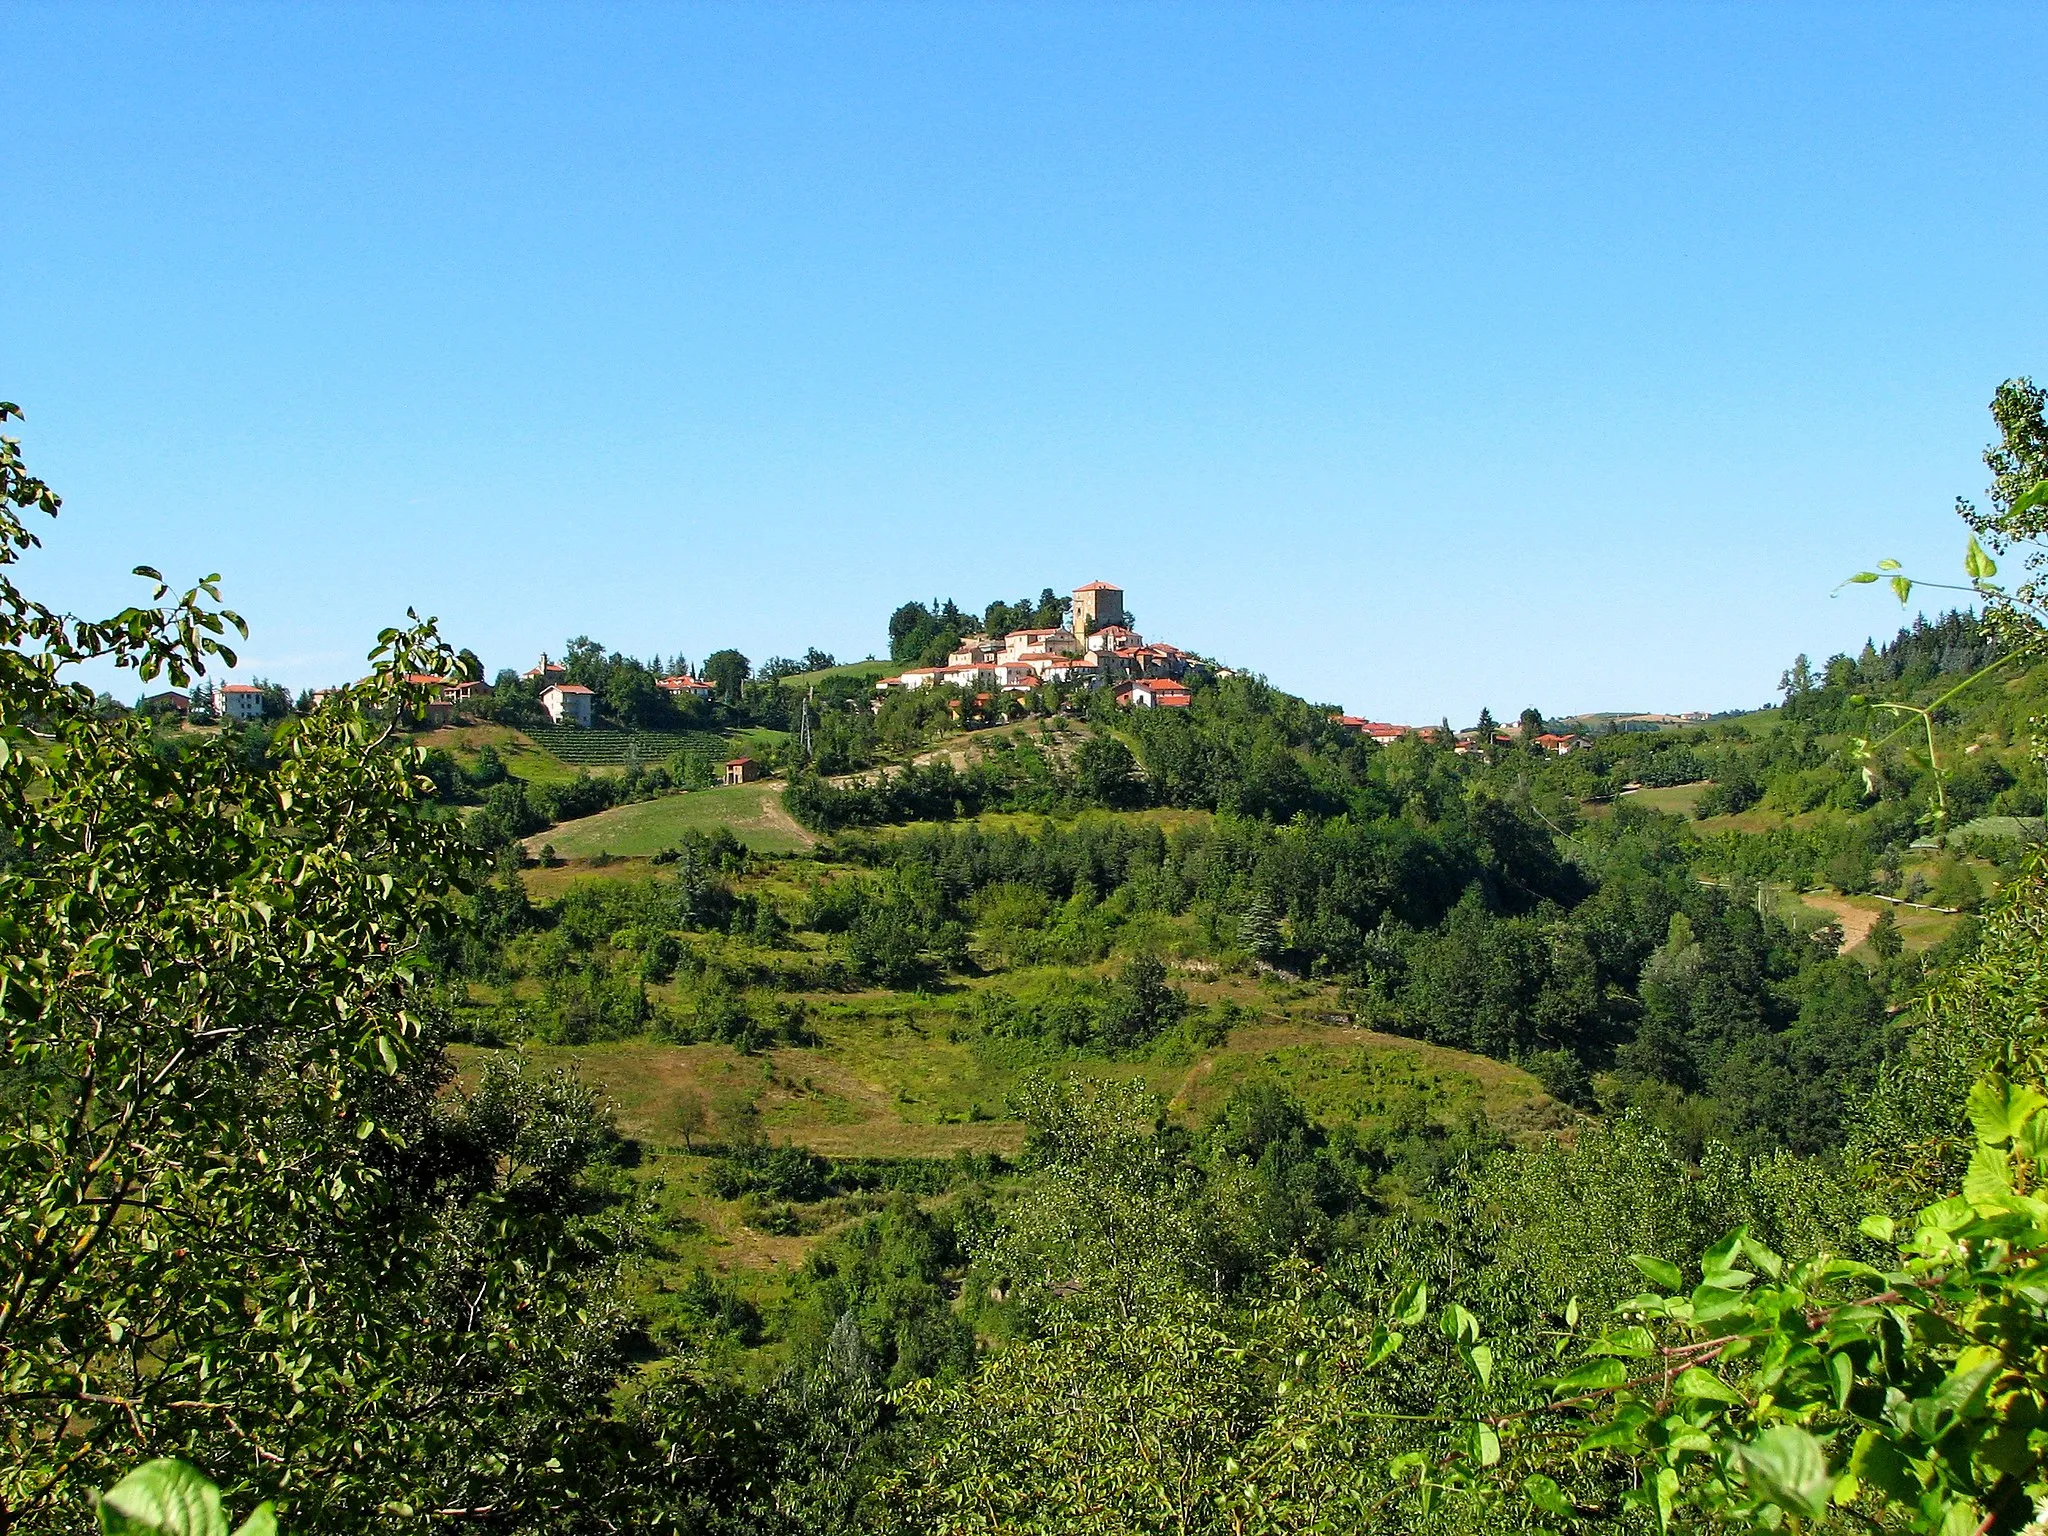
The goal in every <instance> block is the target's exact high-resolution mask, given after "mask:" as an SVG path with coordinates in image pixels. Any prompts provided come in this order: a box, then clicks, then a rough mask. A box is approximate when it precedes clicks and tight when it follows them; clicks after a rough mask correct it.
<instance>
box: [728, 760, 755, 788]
mask: <svg viewBox="0 0 2048 1536" xmlns="http://www.w3.org/2000/svg"><path fill="white" fill-rule="evenodd" d="M760 777H761V765H760V764H759V763H757V762H755V761H754V760H753V759H752V758H751V757H736V758H734V759H733V760H732V761H731V762H729V763H727V764H726V765H725V782H726V783H727V784H751V783H753V782H754V780H756V779H758V778H760Z"/></svg>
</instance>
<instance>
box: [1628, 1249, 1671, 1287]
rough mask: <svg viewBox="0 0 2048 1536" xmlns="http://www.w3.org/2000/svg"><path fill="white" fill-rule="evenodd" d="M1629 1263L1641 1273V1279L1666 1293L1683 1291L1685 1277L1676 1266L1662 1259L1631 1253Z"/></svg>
mask: <svg viewBox="0 0 2048 1536" xmlns="http://www.w3.org/2000/svg"><path fill="white" fill-rule="evenodd" d="M1628 1261H1629V1263H1631V1264H1633V1265H1635V1267H1636V1268H1637V1269H1639V1270H1641V1271H1642V1275H1643V1278H1644V1279H1645V1280H1647V1281H1649V1282H1650V1284H1652V1285H1655V1286H1661V1287H1662V1288H1663V1289H1665V1290H1667V1291H1680V1290H1683V1289H1685V1275H1684V1273H1683V1272H1682V1271H1681V1270H1680V1269H1679V1267H1678V1266H1677V1265H1676V1264H1672V1263H1670V1262H1668V1261H1666V1260H1664V1259H1653V1258H1651V1257H1650V1256H1649V1255H1648V1254H1647V1253H1632V1254H1630V1255H1629V1256H1628Z"/></svg>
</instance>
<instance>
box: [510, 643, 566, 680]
mask: <svg viewBox="0 0 2048 1536" xmlns="http://www.w3.org/2000/svg"><path fill="white" fill-rule="evenodd" d="M519 675H520V676H521V677H523V678H525V679H526V680H527V681H528V682H530V683H539V684H540V685H541V686H542V687H543V688H545V687H547V686H548V684H550V683H559V682H561V681H562V680H563V679H564V678H566V677H567V676H568V675H569V669H568V668H567V667H565V666H563V665H562V664H561V663H560V662H559V661H549V660H548V653H547V652H546V651H542V652H541V653H540V665H539V666H537V667H528V668H527V669H526V670H525V671H524V672H522V673H520V674H519Z"/></svg>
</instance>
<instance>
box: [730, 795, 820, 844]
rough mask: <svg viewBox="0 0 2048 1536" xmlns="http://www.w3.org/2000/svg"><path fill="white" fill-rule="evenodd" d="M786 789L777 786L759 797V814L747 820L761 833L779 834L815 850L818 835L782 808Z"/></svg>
mask: <svg viewBox="0 0 2048 1536" xmlns="http://www.w3.org/2000/svg"><path fill="white" fill-rule="evenodd" d="M787 788H788V786H787V785H785V784H778V785H776V786H775V788H774V789H772V790H771V791H770V792H769V793H767V794H765V795H763V796H762V797H761V809H760V813H759V814H758V815H756V816H752V817H749V818H747V819H748V820H749V821H750V822H751V823H752V824H753V825H754V826H757V827H760V828H761V829H762V830H763V831H771V830H772V831H776V832H781V833H784V834H785V835H787V836H789V837H793V838H795V839H796V840H797V841H798V842H800V843H802V844H803V845H804V847H806V848H815V847H816V846H817V844H818V834H817V833H815V832H813V831H812V830H811V829H810V828H809V827H806V826H805V825H804V824H803V823H802V822H800V821H798V820H797V819H796V818H795V817H794V816H792V815H790V814H789V812H788V811H787V810H785V809H784V808H783V804H782V796H783V793H784V791H785V790H787Z"/></svg>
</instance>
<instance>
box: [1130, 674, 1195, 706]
mask: <svg viewBox="0 0 2048 1536" xmlns="http://www.w3.org/2000/svg"><path fill="white" fill-rule="evenodd" d="M1116 701H1117V703H1119V704H1122V705H1124V706H1125V707H1126V708H1130V709H1185V708H1187V706H1188V705H1190V704H1192V703H1193V702H1194V695H1193V694H1191V693H1189V692H1188V686H1187V684H1186V683H1176V682H1174V681H1173V680H1172V679H1171V678H1164V677H1144V678H1136V679H1134V680H1132V681H1131V682H1128V683H1118V684H1117V687H1116Z"/></svg>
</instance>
